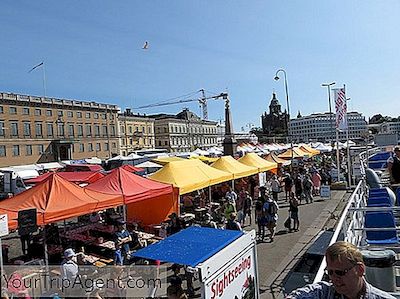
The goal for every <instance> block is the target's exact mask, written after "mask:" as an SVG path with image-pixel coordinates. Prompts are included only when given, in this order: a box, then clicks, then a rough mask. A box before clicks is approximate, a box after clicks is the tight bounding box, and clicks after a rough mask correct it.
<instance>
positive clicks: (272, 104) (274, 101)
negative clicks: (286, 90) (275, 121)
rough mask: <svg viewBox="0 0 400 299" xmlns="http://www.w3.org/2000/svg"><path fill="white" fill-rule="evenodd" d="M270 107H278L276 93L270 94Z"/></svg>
mask: <svg viewBox="0 0 400 299" xmlns="http://www.w3.org/2000/svg"><path fill="white" fill-rule="evenodd" d="M270 106H279V101H278V99H277V98H276V93H275V92H273V93H272V100H271V104H270Z"/></svg>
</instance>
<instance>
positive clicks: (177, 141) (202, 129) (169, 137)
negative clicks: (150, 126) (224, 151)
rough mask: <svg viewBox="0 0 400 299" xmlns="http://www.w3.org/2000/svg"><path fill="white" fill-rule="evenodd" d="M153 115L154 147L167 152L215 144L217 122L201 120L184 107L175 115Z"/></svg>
mask: <svg viewBox="0 0 400 299" xmlns="http://www.w3.org/2000/svg"><path fill="white" fill-rule="evenodd" d="M151 117H154V119H155V122H154V134H155V147H156V148H159V149H167V150H168V151H169V152H190V151H193V150H195V149H197V148H200V149H203V150H206V149H209V148H211V147H214V146H217V137H218V135H217V122H215V121H209V120H202V119H200V117H198V116H197V115H196V114H194V113H193V112H191V111H189V110H187V109H184V110H183V111H182V112H180V113H178V114H177V115H168V114H160V115H152V116H151Z"/></svg>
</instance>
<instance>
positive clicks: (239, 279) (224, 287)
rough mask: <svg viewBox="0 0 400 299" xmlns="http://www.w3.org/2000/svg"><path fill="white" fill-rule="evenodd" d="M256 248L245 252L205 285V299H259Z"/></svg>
mask: <svg viewBox="0 0 400 299" xmlns="http://www.w3.org/2000/svg"><path fill="white" fill-rule="evenodd" d="M255 263H256V261H255V250H254V247H252V248H250V249H249V250H247V251H245V252H244V253H243V254H241V255H240V256H239V257H237V258H236V259H234V260H233V261H232V263H230V264H228V265H227V266H226V267H224V268H223V269H221V271H220V272H219V273H218V275H216V276H213V278H212V279H209V280H207V281H206V283H205V298H207V299H234V298H251V299H254V298H258V296H257V290H256V273H257V272H256V265H255Z"/></svg>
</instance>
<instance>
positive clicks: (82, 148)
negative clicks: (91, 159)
mask: <svg viewBox="0 0 400 299" xmlns="http://www.w3.org/2000/svg"><path fill="white" fill-rule="evenodd" d="M79 151H80V152H81V153H82V152H84V151H85V145H84V144H83V143H80V144H79Z"/></svg>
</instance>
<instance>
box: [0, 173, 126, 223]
mask: <svg viewBox="0 0 400 299" xmlns="http://www.w3.org/2000/svg"><path fill="white" fill-rule="evenodd" d="M122 204H123V199H122V196H121V195H118V194H114V195H111V194H103V193H98V192H94V191H90V190H84V189H83V188H81V187H79V186H77V185H75V184H74V183H71V182H68V181H67V180H65V179H63V178H62V177H60V176H59V175H58V174H57V173H53V174H50V175H49V176H48V178H47V179H46V180H45V181H43V182H42V183H40V184H38V185H36V186H34V187H33V188H31V189H28V190H26V191H24V192H22V193H20V194H18V195H16V196H14V197H11V198H8V199H6V200H3V201H2V202H1V204H0V214H8V225H9V227H10V229H15V228H17V226H18V223H17V218H18V211H21V210H26V209H33V208H35V209H36V210H37V224H38V225H44V224H48V223H52V222H57V221H61V220H64V219H68V218H72V217H77V216H80V215H84V214H89V213H91V212H94V211H100V210H103V209H106V208H109V207H114V206H118V205H122Z"/></svg>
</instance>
